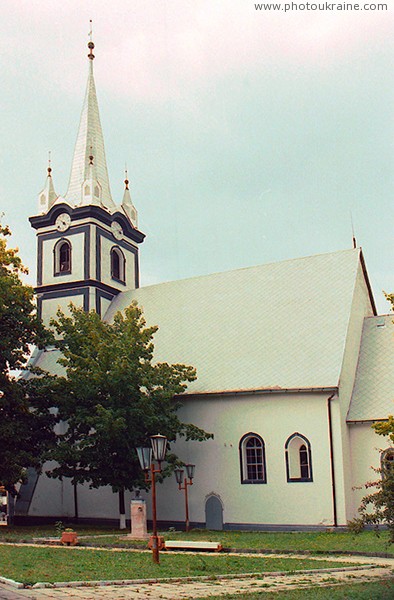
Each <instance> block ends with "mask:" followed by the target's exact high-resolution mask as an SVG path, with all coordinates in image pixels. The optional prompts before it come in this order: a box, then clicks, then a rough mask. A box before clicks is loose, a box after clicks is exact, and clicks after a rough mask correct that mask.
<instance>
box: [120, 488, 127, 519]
mask: <svg viewBox="0 0 394 600" xmlns="http://www.w3.org/2000/svg"><path fill="white" fill-rule="evenodd" d="M119 529H126V509H125V503H124V488H122V489H121V490H119Z"/></svg>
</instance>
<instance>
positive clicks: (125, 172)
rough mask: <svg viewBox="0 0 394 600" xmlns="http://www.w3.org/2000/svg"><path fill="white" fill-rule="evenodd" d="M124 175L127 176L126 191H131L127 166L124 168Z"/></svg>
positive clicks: (125, 181)
mask: <svg viewBox="0 0 394 600" xmlns="http://www.w3.org/2000/svg"><path fill="white" fill-rule="evenodd" d="M124 175H125V180H124V184H125V189H126V190H128V189H129V183H130V182H129V178H128V175H127V165H125V167H124Z"/></svg>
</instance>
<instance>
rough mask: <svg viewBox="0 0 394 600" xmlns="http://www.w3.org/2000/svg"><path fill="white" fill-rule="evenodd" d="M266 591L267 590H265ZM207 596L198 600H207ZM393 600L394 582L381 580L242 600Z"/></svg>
mask: <svg viewBox="0 0 394 600" xmlns="http://www.w3.org/2000/svg"><path fill="white" fill-rule="evenodd" d="M264 589H265V590H266V589H267V588H264ZM207 598H212V596H205V597H204V598H202V597H201V598H198V599H196V600H206V599H207ZM219 598H220V600H240V599H241V596H240V594H225V595H224V596H219ZM282 598H286V600H392V599H393V598H394V580H390V581H385V580H381V581H378V582H373V583H354V584H351V585H338V586H335V587H322V586H319V587H316V586H315V587H311V588H309V589H300V590H286V591H285V592H267V591H262V592H255V593H253V594H242V600H282Z"/></svg>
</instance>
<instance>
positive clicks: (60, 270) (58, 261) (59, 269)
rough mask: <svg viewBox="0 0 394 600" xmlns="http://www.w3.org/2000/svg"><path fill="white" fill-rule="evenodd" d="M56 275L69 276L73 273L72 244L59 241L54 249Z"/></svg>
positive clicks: (66, 241)
mask: <svg viewBox="0 0 394 600" xmlns="http://www.w3.org/2000/svg"><path fill="white" fill-rule="evenodd" d="M53 252H54V275H69V274H70V273H71V243H70V242H69V241H68V240H59V241H58V242H57V244H56V245H55V247H54V250H53Z"/></svg>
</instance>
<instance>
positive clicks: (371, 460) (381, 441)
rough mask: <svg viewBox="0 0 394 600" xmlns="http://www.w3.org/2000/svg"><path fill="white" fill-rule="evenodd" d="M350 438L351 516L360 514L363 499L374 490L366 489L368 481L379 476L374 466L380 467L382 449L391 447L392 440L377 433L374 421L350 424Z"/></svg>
mask: <svg viewBox="0 0 394 600" xmlns="http://www.w3.org/2000/svg"><path fill="white" fill-rule="evenodd" d="M349 439H350V444H351V455H350V464H351V474H352V479H351V484H352V492H351V498H352V514H351V515H350V518H353V517H356V516H357V515H358V512H357V509H358V507H359V506H360V502H361V499H362V498H363V497H364V496H366V495H367V494H368V493H371V492H374V491H375V490H374V489H373V488H370V489H368V490H366V489H365V487H364V485H365V484H366V483H367V482H368V481H375V480H376V479H378V478H379V475H378V474H376V473H375V472H374V470H373V468H372V467H374V468H375V469H376V468H379V467H380V451H381V450H386V449H387V448H390V446H391V444H390V440H389V439H388V438H386V437H384V436H381V435H377V434H376V433H375V431H374V430H373V429H372V423H370V422H367V423H352V424H350V425H349Z"/></svg>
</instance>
